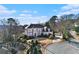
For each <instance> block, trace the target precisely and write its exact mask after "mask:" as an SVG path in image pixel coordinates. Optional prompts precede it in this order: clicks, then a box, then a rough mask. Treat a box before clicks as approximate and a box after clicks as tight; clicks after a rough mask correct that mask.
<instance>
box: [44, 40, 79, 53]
mask: <svg viewBox="0 0 79 59" xmlns="http://www.w3.org/2000/svg"><path fill="white" fill-rule="evenodd" d="M45 54H79V48H77V47H76V46H73V45H71V44H69V43H68V42H62V43H54V44H51V45H49V46H47V48H46V50H45Z"/></svg>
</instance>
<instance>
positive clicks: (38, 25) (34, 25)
mask: <svg viewBox="0 0 79 59" xmlns="http://www.w3.org/2000/svg"><path fill="white" fill-rule="evenodd" d="M43 27H44V26H43V25H42V24H31V25H30V26H29V27H28V28H43Z"/></svg>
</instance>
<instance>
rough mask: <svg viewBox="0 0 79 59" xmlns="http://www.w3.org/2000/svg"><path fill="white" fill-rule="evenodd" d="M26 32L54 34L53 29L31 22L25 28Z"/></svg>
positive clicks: (31, 33) (32, 34)
mask: <svg viewBox="0 0 79 59" xmlns="http://www.w3.org/2000/svg"><path fill="white" fill-rule="evenodd" d="M25 34H26V35H27V36H34V37H37V36H41V35H49V34H52V30H51V29H50V28H48V27H46V26H43V25H42V24H31V25H29V26H27V27H26V28H25Z"/></svg>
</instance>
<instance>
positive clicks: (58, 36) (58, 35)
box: [55, 32, 63, 39]
mask: <svg viewBox="0 0 79 59" xmlns="http://www.w3.org/2000/svg"><path fill="white" fill-rule="evenodd" d="M55 37H56V38H57V39H62V38H63V34H62V33H60V32H59V33H55Z"/></svg>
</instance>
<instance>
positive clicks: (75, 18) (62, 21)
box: [45, 14, 79, 37]
mask: <svg viewBox="0 0 79 59" xmlns="http://www.w3.org/2000/svg"><path fill="white" fill-rule="evenodd" d="M75 24H77V25H79V14H76V15H75V14H69V15H62V16H60V17H58V16H56V15H55V16H52V17H51V18H50V19H49V21H48V22H46V23H45V25H47V26H50V28H51V29H52V30H53V37H54V36H55V33H56V32H60V33H62V34H64V33H65V32H68V31H69V30H71V29H73V28H74V25H75Z"/></svg>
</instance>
